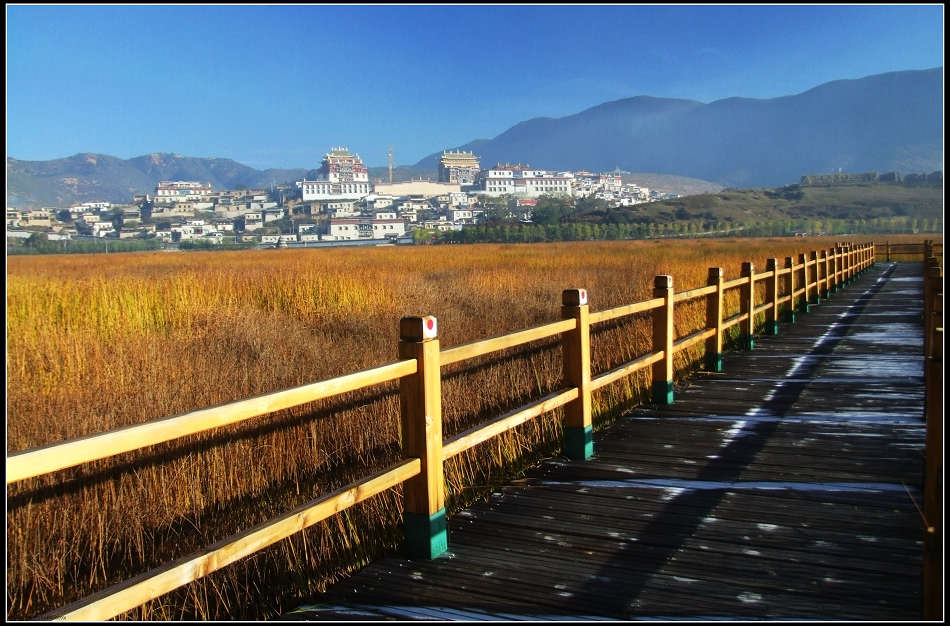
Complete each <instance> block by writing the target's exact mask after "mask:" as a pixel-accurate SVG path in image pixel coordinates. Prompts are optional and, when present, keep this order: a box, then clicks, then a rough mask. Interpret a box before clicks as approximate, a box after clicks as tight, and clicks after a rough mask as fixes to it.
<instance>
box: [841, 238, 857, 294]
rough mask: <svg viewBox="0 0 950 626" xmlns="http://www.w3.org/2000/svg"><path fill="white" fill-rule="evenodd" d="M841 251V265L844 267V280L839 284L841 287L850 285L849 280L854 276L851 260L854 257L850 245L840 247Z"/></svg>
mask: <svg viewBox="0 0 950 626" xmlns="http://www.w3.org/2000/svg"><path fill="white" fill-rule="evenodd" d="M841 250H842V255H843V256H842V257H841V263H842V264H843V265H844V280H842V281H841V282H842V284H843V285H850V284H851V278H852V277H853V275H854V271H853V270H854V266H853V263H852V258H851V257H852V256H853V255H854V250H853V249H852V247H851V244H850V243H846V244H845V245H844V246H842V248H841Z"/></svg>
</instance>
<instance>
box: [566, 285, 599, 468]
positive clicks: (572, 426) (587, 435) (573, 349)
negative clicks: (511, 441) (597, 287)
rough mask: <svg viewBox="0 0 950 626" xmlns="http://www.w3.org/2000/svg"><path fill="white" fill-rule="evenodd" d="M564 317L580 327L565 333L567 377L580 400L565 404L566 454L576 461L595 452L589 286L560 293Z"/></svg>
mask: <svg viewBox="0 0 950 626" xmlns="http://www.w3.org/2000/svg"><path fill="white" fill-rule="evenodd" d="M561 318H562V319H573V320H575V321H576V322H577V327H576V328H575V329H574V330H570V331H568V332H566V333H564V334H563V335H562V340H561V341H562V345H563V355H564V378H565V381H566V383H567V384H568V385H570V386H572V387H577V399H576V400H573V401H572V402H569V403H568V404H566V405H565V406H564V454H566V455H567V456H568V457H570V458H572V459H576V460H581V461H582V460H586V459H589V458H590V457H591V456H593V454H594V428H593V423H592V421H591V387H590V306H589V305H588V304H587V290H586V289H565V290H564V291H563V292H561Z"/></svg>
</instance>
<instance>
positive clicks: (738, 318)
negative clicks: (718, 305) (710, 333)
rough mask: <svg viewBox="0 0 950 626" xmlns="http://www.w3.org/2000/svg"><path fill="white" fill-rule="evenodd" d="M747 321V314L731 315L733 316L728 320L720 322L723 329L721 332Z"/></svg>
mask: <svg viewBox="0 0 950 626" xmlns="http://www.w3.org/2000/svg"><path fill="white" fill-rule="evenodd" d="M747 319H749V314H748V313H740V314H738V315H733V316H732V317H730V318H729V319H727V320H724V321H723V322H722V329H723V330H726V329H727V328H732V327H733V326H735V325H736V324H740V323H742V322H744V321H746V320H747Z"/></svg>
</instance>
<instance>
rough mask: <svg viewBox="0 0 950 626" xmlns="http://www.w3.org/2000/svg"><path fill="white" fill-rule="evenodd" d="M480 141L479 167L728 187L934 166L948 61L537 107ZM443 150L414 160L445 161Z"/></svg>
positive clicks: (475, 145) (476, 147) (939, 153)
mask: <svg viewBox="0 0 950 626" xmlns="http://www.w3.org/2000/svg"><path fill="white" fill-rule="evenodd" d="M453 149H460V150H471V151H474V152H475V154H477V155H478V156H479V157H480V159H481V165H482V167H488V166H491V165H494V164H495V163H521V164H523V165H526V164H530V165H531V166H533V167H536V168H539V169H562V170H578V169H586V170H593V171H610V170H614V169H615V168H620V169H623V170H628V171H635V172H636V171H641V172H662V173H666V174H675V175H679V176H688V177H691V178H698V179H702V180H707V181H712V182H715V183H719V184H721V185H724V186H726V187H774V186H781V185H786V184H790V183H795V182H798V180H799V178H800V177H801V176H802V175H803V174H809V173H824V172H835V171H838V169H839V168H840V169H841V170H842V171H845V172H865V171H880V172H886V171H895V170H896V171H900V172H906V173H909V172H915V173H916V172H928V173H929V172H931V171H934V170H937V169H942V162H943V68H942V67H940V68H933V69H928V70H909V71H903V72H890V73H887V74H876V75H873V76H867V77H865V78H860V79H855V80H836V81H832V82H829V83H824V84H822V85H819V86H817V87H815V88H813V89H810V90H808V91H806V92H804V93H800V94H797V95H792V96H784V97H781V98H772V99H761V100H760V99H752V98H726V99H724V100H716V101H715V102H711V103H709V104H703V103H701V102H696V101H693V100H677V99H669V98H654V97H650V96H637V97H634V98H626V99H623V100H616V101H613V102H606V103H604V104H600V105H597V106H595V107H592V108H590V109H587V110H585V111H582V112H580V113H577V114H575V115H569V116H566V117H560V118H548V117H540V118H535V119H531V120H528V121H525V122H521V123H519V124H516V125H515V126H512V127H511V128H509V129H508V130H506V131H505V132H503V133H502V134H500V135H498V136H497V137H495V138H494V139H479V140H475V141H472V142H470V143H467V144H464V145H462V146H456V147H455V148H453ZM440 154H441V152H439V153H434V154H431V155H429V156H428V157H426V158H424V159H422V160H421V161H419V162H418V163H417V164H416V166H417V167H428V168H432V167H435V166H437V164H438V159H439V156H440Z"/></svg>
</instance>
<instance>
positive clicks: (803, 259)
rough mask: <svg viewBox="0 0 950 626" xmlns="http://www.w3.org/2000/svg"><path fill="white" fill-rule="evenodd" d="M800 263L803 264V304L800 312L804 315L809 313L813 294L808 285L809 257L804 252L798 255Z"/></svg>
mask: <svg viewBox="0 0 950 626" xmlns="http://www.w3.org/2000/svg"><path fill="white" fill-rule="evenodd" d="M798 262H799V263H801V264H802V288H803V291H802V302H801V305H800V306H799V307H798V310H799V311H801V312H802V313H808V312H809V310H810V308H809V305H808V298H809V294H810V292H811V286H810V285H809V284H808V257H807V256H806V255H805V253H804V252H802V253H801V254H799V255H798Z"/></svg>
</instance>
